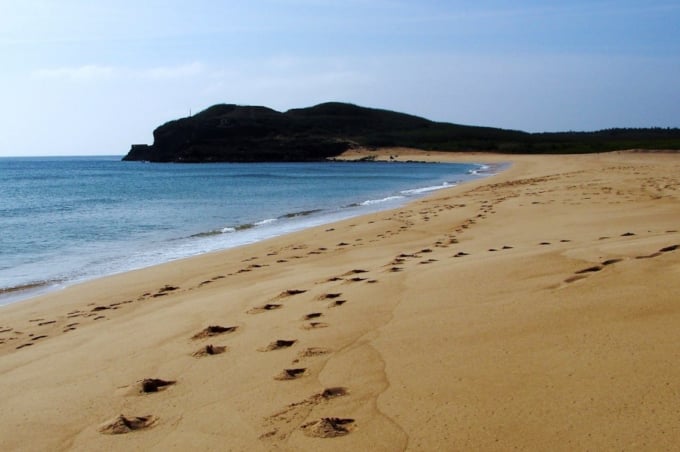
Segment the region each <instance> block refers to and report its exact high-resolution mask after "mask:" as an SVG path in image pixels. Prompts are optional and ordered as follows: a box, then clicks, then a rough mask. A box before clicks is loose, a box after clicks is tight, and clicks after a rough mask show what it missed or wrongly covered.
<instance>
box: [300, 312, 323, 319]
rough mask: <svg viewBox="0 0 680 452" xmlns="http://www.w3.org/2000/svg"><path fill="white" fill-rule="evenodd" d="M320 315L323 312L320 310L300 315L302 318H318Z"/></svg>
mask: <svg viewBox="0 0 680 452" xmlns="http://www.w3.org/2000/svg"><path fill="white" fill-rule="evenodd" d="M322 315H323V314H322V313H320V312H310V313H309V314H305V315H304V317H302V320H312V319H318V318H319V317H321V316H322Z"/></svg>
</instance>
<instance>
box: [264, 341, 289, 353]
mask: <svg viewBox="0 0 680 452" xmlns="http://www.w3.org/2000/svg"><path fill="white" fill-rule="evenodd" d="M296 342H297V339H290V340H289V339H277V340H275V341H274V342H270V343H269V345H267V346H266V347H262V348H259V349H258V351H260V352H271V351H274V350H282V349H284V348H289V347H292V346H293V345H295V343H296Z"/></svg>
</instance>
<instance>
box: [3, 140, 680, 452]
mask: <svg viewBox="0 0 680 452" xmlns="http://www.w3.org/2000/svg"><path fill="white" fill-rule="evenodd" d="M369 154H370V155H377V156H378V158H379V159H383V160H421V161H455V162H463V161H466V162H488V163H501V162H512V165H511V167H510V168H509V169H507V170H505V171H503V172H501V173H500V174H498V175H496V176H493V177H489V178H485V179H483V180H479V181H475V182H471V183H466V184H463V185H460V186H457V187H453V188H450V189H446V190H441V191H437V192H435V193H434V194H432V195H431V196H429V197H427V198H424V199H420V200H418V201H416V202H413V203H411V204H408V205H406V206H404V207H402V208H399V209H396V210H393V211H385V212H379V213H375V214H371V215H367V216H363V217H359V218H353V219H350V220H346V221H343V222H340V223H335V224H331V225H325V226H321V227H317V228H313V229H308V230H305V231H301V232H298V233H293V234H290V235H286V236H282V237H278V238H275V239H271V240H267V241H264V242H260V243H257V244H253V245H249V246H245V247H241V248H236V249H231V250H227V251H223V252H219V253H212V254H207V255H203V256H199V257H196V258H191V259H186V260H181V261H176V262H172V263H169V264H165V265H160V266H156V267H151V268H147V269H144V270H139V271H134V272H130V273H125V274H120V275H115V276H111V277H107V278H102V279H98V280H95V281H91V282H87V283H84V284H80V285H75V286H72V287H68V288H66V289H64V290H61V291H58V292H54V293H50V294H46V295H43V296H40V297H37V298H34V299H31V300H28V301H23V302H20V303H16V304H12V305H9V306H6V307H2V308H0V401H1V405H2V410H0V450H3V451H13V450H30V451H33V450H35V451H45V450H82V451H92V450H120V451H123V450H126V451H129V450H157V451H167V450H215V451H218V450H235V451H241V450H244V451H245V450H248V451H254V450H262V451H271V450H281V451H297V450H338V451H346V450H358V451H360V450H373V451H383V450H384V451H395V450H414V451H433V450H452V451H456V450H461V451H467V450H489V451H494V450H497V451H505V450H564V451H574V450H631V451H632V450H635V451H640V450H649V451H660V450H677V448H678V444H680V154H678V153H664V152H635V151H622V152H615V153H607V154H595V155H568V156H525V155H513V156H508V155H493V154H468V153H465V154H452V153H436V152H421V151H415V150H410V149H388V150H383V151H380V152H376V153H369ZM366 155H367V152H365V151H363V152H361V151H356V152H351V153H348V154H346V155H345V156H344V158H347V159H354V158H362V157H364V156H366Z"/></svg>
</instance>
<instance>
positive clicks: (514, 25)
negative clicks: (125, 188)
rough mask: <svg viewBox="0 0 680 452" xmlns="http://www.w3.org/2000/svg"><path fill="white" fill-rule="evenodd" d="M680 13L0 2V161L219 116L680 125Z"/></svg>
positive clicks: (622, 4) (669, 1) (105, 143)
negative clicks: (324, 108) (306, 110)
mask: <svg viewBox="0 0 680 452" xmlns="http://www.w3.org/2000/svg"><path fill="white" fill-rule="evenodd" d="M678 24H680V2H678V1H677V0H636V1H633V0H617V1H608V0H607V1H600V0H589V1H582V0H571V1H559V0H555V1H538V0H514V1H500V0H477V1H462V0H461V1H458V0H450V1H444V0H438V1H437V0H418V1H415V0H413V1H406V0H342V1H339V0H244V1H241V0H233V1H226V0H193V1H191V2H188V1H186V0H181V1H180V0H145V1H143V2H141V1H139V0H134V1H128V0H115V1H114V0H97V1H91V0H0V62H1V64H0V102H1V105H2V109H1V110H0V156H39V155H40V156H42V155H124V154H125V153H127V151H128V150H129V148H130V145H131V144H133V143H147V144H151V143H152V142H153V135H152V133H153V130H154V129H155V128H156V127H158V126H159V125H161V124H163V123H165V122H167V121H170V120H173V119H177V118H180V117H185V116H188V115H189V114H191V113H196V112H198V111H200V110H203V109H205V108H207V107H209V106H211V105H214V104H218V103H233V104H240V105H264V106H268V107H271V108H274V109H276V110H279V111H285V110H287V109H290V108H300V107H308V106H312V105H316V104H319V103H322V102H327V101H341V102H350V103H354V104H358V105H362V106H366V107H375V108H384V109H389V110H395V111H401V112H405V113H410V114H414V115H418V116H422V117H425V118H428V119H431V120H436V121H446V122H452V123H458V124H468V125H481V126H492V127H501V128H507V129H517V130H524V131H527V132H542V131H566V130H579V131H581V130H583V131H589V130H599V129H604V128H611V127H680V26H678Z"/></svg>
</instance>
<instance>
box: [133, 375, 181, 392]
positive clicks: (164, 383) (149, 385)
mask: <svg viewBox="0 0 680 452" xmlns="http://www.w3.org/2000/svg"><path fill="white" fill-rule="evenodd" d="M175 383H177V382H176V381H174V380H161V379H160V378H145V379H144V380H142V382H141V384H140V386H141V389H140V391H141V392H143V393H146V394H149V393H153V392H158V391H160V390H164V389H166V388H167V387H168V386H172V385H174V384H175Z"/></svg>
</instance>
